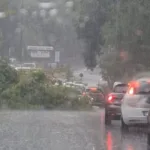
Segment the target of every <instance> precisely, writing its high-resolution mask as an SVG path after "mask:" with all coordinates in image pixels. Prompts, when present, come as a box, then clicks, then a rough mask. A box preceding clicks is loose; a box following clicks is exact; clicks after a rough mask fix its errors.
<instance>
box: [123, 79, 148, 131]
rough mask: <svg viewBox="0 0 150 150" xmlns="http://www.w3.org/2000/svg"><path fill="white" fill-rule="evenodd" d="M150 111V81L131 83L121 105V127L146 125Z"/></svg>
mask: <svg viewBox="0 0 150 150" xmlns="http://www.w3.org/2000/svg"><path fill="white" fill-rule="evenodd" d="M149 109H150V79H147V78H143V79H139V80H136V81H132V82H130V83H129V87H128V90H127V93H126V94H125V96H124V98H123V99H122V104H121V127H122V129H128V127H129V126H131V125H144V124H145V125H146V124H147V115H148V111H149Z"/></svg>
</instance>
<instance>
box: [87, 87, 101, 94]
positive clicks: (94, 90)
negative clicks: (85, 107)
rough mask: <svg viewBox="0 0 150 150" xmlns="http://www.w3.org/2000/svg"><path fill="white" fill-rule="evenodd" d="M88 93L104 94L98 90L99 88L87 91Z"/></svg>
mask: <svg viewBox="0 0 150 150" xmlns="http://www.w3.org/2000/svg"><path fill="white" fill-rule="evenodd" d="M86 92H90V93H102V91H101V90H100V89H97V88H89V89H86Z"/></svg>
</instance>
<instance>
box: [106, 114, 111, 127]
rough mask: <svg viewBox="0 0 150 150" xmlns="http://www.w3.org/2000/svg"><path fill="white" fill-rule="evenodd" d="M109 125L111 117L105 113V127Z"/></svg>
mask: <svg viewBox="0 0 150 150" xmlns="http://www.w3.org/2000/svg"><path fill="white" fill-rule="evenodd" d="M110 124H111V117H110V116H109V114H108V113H107V112H105V125H110Z"/></svg>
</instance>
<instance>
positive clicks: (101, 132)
mask: <svg viewBox="0 0 150 150" xmlns="http://www.w3.org/2000/svg"><path fill="white" fill-rule="evenodd" d="M138 132H139V133H138ZM0 150H147V145H146V136H145V133H144V131H143V130H139V129H130V132H129V133H128V134H123V135H122V134H121V132H120V122H119V121H113V123H112V125H111V126H109V127H105V125H104V110H103V109H99V108H94V110H93V111H89V112H74V111H70V112H69V111H1V112H0Z"/></svg>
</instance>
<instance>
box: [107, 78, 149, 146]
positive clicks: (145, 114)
mask: <svg viewBox="0 0 150 150" xmlns="http://www.w3.org/2000/svg"><path fill="white" fill-rule="evenodd" d="M105 100H106V101H105V124H106V125H110V124H111V123H112V120H120V121H121V131H123V132H127V131H129V128H130V127H139V126H140V127H141V126H142V127H144V128H147V127H148V130H147V143H148V146H149V147H150V78H140V79H137V80H134V81H130V82H129V83H128V84H126V83H121V82H117V83H114V86H113V89H112V92H111V93H110V94H108V96H107V97H106V99H105Z"/></svg>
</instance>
